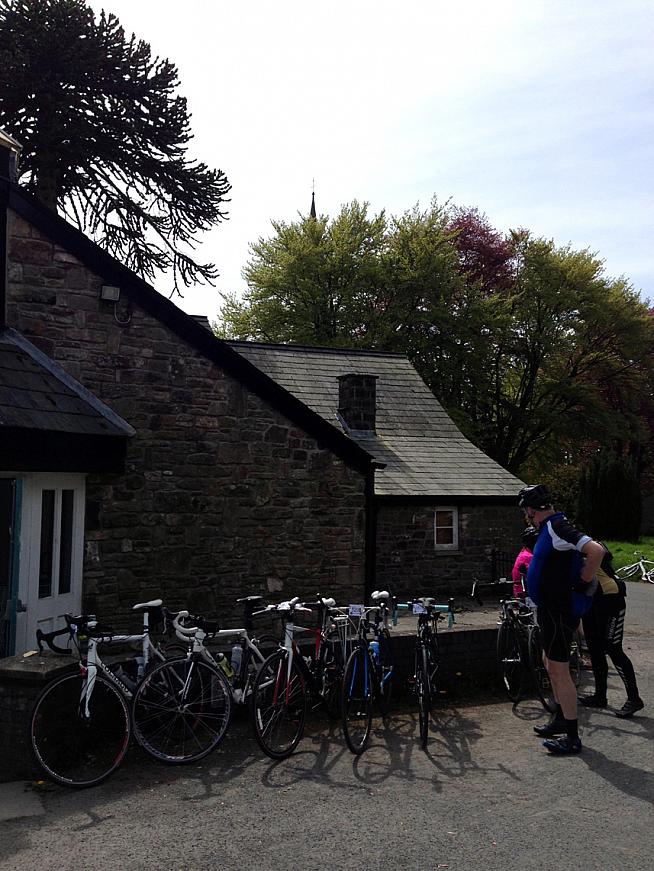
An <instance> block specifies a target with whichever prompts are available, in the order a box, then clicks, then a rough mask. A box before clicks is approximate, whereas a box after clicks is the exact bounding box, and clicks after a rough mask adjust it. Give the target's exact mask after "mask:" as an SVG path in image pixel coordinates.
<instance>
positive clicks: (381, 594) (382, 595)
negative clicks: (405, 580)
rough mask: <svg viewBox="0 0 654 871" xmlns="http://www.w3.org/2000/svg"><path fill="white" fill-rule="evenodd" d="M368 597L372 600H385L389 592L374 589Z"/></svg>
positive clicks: (388, 597) (389, 596)
mask: <svg viewBox="0 0 654 871" xmlns="http://www.w3.org/2000/svg"><path fill="white" fill-rule="evenodd" d="M370 598H371V599H372V601H373V602H387V601H388V600H389V599H390V598H391V594H390V593H389V592H388V591H387V590H375V592H374V593H373V594H372V596H371V597H370Z"/></svg>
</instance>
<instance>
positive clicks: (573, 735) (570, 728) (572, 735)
mask: <svg viewBox="0 0 654 871" xmlns="http://www.w3.org/2000/svg"><path fill="white" fill-rule="evenodd" d="M565 733H566V735H567V736H568V738H569V739H570V740H571V741H576V739H577V738H578V737H579V730H578V728H577V720H576V719H575V720H566V721H565Z"/></svg>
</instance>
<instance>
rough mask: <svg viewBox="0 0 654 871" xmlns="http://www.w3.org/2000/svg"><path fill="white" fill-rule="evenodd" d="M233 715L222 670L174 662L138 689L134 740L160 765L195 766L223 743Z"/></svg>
mask: <svg viewBox="0 0 654 871" xmlns="http://www.w3.org/2000/svg"><path fill="white" fill-rule="evenodd" d="M231 714H232V695H231V690H230V687H229V683H228V681H227V678H226V677H225V675H224V674H223V673H222V672H221V671H220V669H217V668H214V667H213V666H212V665H209V664H208V663H206V662H202V661H201V660H198V659H193V658H192V657H189V658H184V659H171V660H168V661H167V662H162V663H161V664H160V665H158V666H157V667H156V668H153V669H152V671H151V672H149V673H148V674H147V675H146V676H145V677H144V679H143V680H142V681H141V683H140V684H139V686H138V687H137V689H136V692H135V694H134V701H133V705H132V716H133V724H134V737H135V738H136V740H137V741H138V743H139V744H140V745H141V747H143V749H144V750H145V751H146V752H147V753H149V754H150V755H151V756H154V758H155V759H159V760H160V761H162V762H169V763H171V764H183V763H188V762H196V761H197V760H198V759H203V758H204V757H205V756H207V755H208V754H209V753H211V751H212V750H215V748H216V747H217V746H218V745H219V744H220V742H221V741H222V739H223V737H224V735H225V732H226V731H227V727H228V726H229V722H230V719H231Z"/></svg>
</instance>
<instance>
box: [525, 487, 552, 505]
mask: <svg viewBox="0 0 654 871" xmlns="http://www.w3.org/2000/svg"><path fill="white" fill-rule="evenodd" d="M518 505H519V506H520V508H535V509H536V510H539V509H541V508H550V507H551V505H552V497H551V496H550V491H549V490H548V489H547V487H546V486H545V485H544V484H533V485H532V486H531V487H523V488H522V490H521V491H520V492H519V493H518Z"/></svg>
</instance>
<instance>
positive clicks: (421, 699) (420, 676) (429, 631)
mask: <svg viewBox="0 0 654 871" xmlns="http://www.w3.org/2000/svg"><path fill="white" fill-rule="evenodd" d="M397 608H398V609H411V610H412V612H413V613H414V614H416V615H417V617H418V621H417V626H416V645H415V655H414V670H413V678H412V680H411V686H412V688H413V692H414V693H415V696H416V700H417V702H418V720H419V725H420V745H421V747H422V748H423V750H424V749H425V748H426V747H427V742H428V740H429V722H430V718H431V709H432V702H433V699H434V696H435V695H436V693H437V690H438V670H439V667H440V662H441V657H440V648H439V644H438V621H439V620H441V619H443V617H444V615H445V614H447V615H448V621H449V626H450V627H451V626H452V624H453V622H454V599H450V600H449V601H448V603H447V604H446V605H437V604H436V600H435V599H432V598H429V597H422V598H418V599H414V600H413V602H411V603H401V604H398V605H397Z"/></svg>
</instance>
